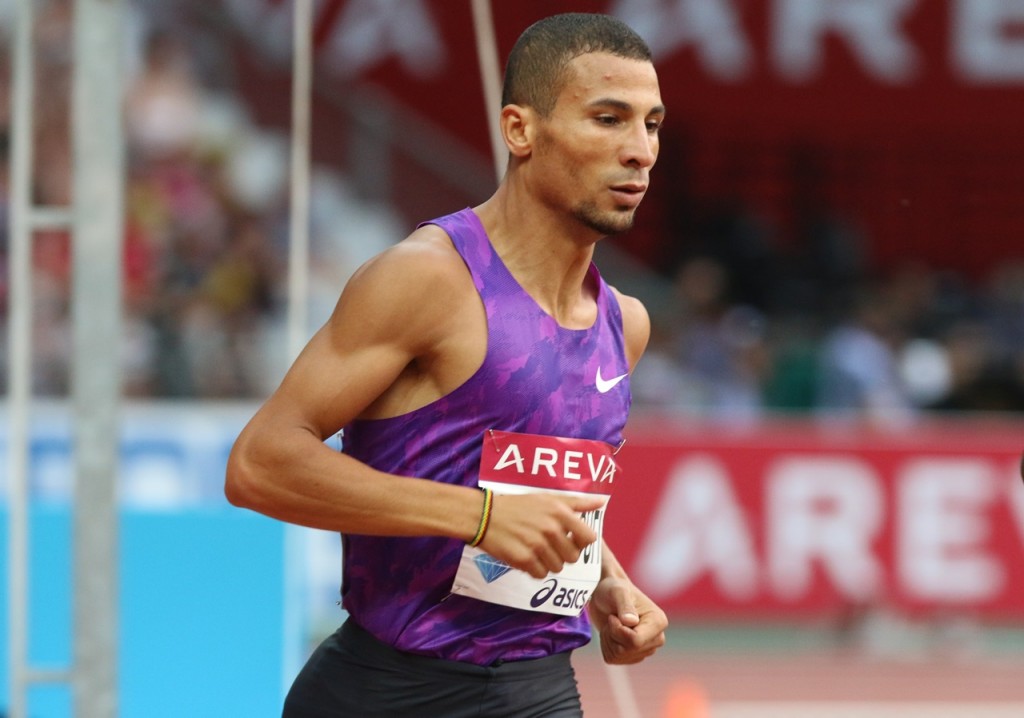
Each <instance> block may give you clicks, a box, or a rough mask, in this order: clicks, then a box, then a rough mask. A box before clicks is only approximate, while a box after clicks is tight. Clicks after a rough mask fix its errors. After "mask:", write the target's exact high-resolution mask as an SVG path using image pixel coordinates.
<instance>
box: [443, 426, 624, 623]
mask: <svg viewBox="0 0 1024 718" xmlns="http://www.w3.org/2000/svg"><path fill="white" fill-rule="evenodd" d="M614 454H615V448H614V447H613V446H611V445H610V444H606V443H605V442H603V441H592V440H590V439H565V438H560V437H556V436H539V435H535V434H516V433H511V432H505V431H488V432H487V433H485V434H484V446H483V455H482V456H481V458H480V488H484V489H491V490H492V491H493V492H494V493H495V494H496V495H497V494H526V493H539V492H545V493H559V494H569V495H586V496H600V497H602V498H603V499H604V503H603V504H602V506H601V507H600V508H598V509H596V510H594V511H588V512H586V513H584V514H583V519H584V520H585V521H586V522H587V523H588V524H589V525H590V527H591V528H593V529H594V531H595V532H596V533H597V540H596V541H595V542H594V543H592V544H590V545H589V546H587V547H586V548H585V549H583V552H582V554H581V555H580V558H579V560H578V561H576V562H575V563H571V564H566V565H565V566H564V567H563V568H562V570H561V571H559V572H558V573H551V574H548V575H547V577H545V578H542V579H538V578H534V577H533V576H531V575H530V574H528V573H526V572H525V571H519V570H517V569H514V568H512V567H511V566H509V565H508V564H507V563H505V562H504V561H499V560H498V559H496V558H494V557H492V556H489V555H488V554H486V553H485V552H484V551H483V550H481V549H480V548H470V547H469V546H466V547H465V549H463V551H462V560H461V561H460V563H459V570H458V572H457V573H456V574H455V583H454V584H453V586H452V593H455V594H458V595H460V596H470V597H472V598H477V599H480V600H481V601H488V602H490V603H497V604H501V605H502V606H511V607H512V608H519V609H522V610H524V611H541V612H544V613H555V614H559V615H563V616H578V615H579V614H580V612H581V611H582V610H583V608H584V607H585V606H586V605H587V601H589V600H590V594H591V593H592V592H593V590H594V587H595V586H597V583H598V581H600V580H601V546H602V542H601V535H602V532H603V528H604V514H605V509H606V508H607V505H608V499H609V498H611V494H612V487H613V486H614V484H615V479H616V476H617V475H618V471H619V468H618V466H617V465H616V463H615V458H614Z"/></svg>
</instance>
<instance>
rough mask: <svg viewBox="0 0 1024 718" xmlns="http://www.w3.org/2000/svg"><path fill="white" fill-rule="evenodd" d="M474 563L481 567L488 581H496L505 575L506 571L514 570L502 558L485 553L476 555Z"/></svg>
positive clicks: (481, 571)
mask: <svg viewBox="0 0 1024 718" xmlns="http://www.w3.org/2000/svg"><path fill="white" fill-rule="evenodd" d="M473 563H475V564H476V567H477V568H478V569H480V573H481V574H482V575H483V577H484V580H485V581H487V583H494V582H495V581H497V580H498V579H499V578H501V577H502V576H504V575H505V574H506V573H508V572H509V571H511V570H512V567H511V566H509V565H508V564H507V563H505V562H504V561H502V560H500V559H496V558H494V556H489V555H487V554H485V553H482V554H480V555H479V556H476V557H475V558H474V559H473Z"/></svg>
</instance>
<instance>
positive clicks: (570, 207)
mask: <svg viewBox="0 0 1024 718" xmlns="http://www.w3.org/2000/svg"><path fill="white" fill-rule="evenodd" d="M502 104H503V107H502V108H501V123H500V126H501V131H502V136H503V137H504V140H505V144H506V145H507V147H508V152H509V163H508V169H507V171H506V174H505V176H504V178H503V179H502V181H501V183H500V185H499V187H498V188H497V190H496V191H495V193H494V194H493V195H492V196H491V197H490V198H489V199H488V200H486V201H485V202H484V203H483V204H481V205H479V206H477V207H473V208H467V209H464V210H462V211H459V212H456V213H454V214H451V215H448V216H446V217H442V218H439V219H435V220H432V221H430V222H427V223H424V224H423V225H421V226H420V227H419V228H417V229H416V230H415V231H414V232H413V233H412V234H411V235H409V236H408V237H407V238H406V239H404V240H403V241H401V242H399V243H398V244H396V245H395V246H394V247H392V248H389V249H388V250H386V251H385V252H383V253H382V254H380V255H378V256H377V257H375V258H374V259H372V260H370V261H369V262H368V263H367V264H366V265H364V266H363V267H361V268H360V269H359V271H357V272H356V274H355V275H354V276H353V277H352V279H351V280H350V281H349V283H348V285H347V286H346V287H345V289H344V290H343V291H342V294H341V297H340V299H339V301H338V304H337V306H336V308H335V310H334V312H333V314H332V316H331V317H330V319H329V320H328V321H327V323H326V324H325V325H324V326H323V327H322V328H321V329H320V330H319V331H318V332H317V333H316V334H315V336H314V337H313V338H312V339H311V340H310V342H309V344H308V345H307V346H306V347H305V349H304V350H303V351H302V353H301V354H300V356H299V357H298V358H297V359H296V361H295V363H294V365H293V366H292V367H291V369H290V370H289V371H288V373H287V375H286V376H285V378H284V380H283V381H282V383H281V385H280V387H279V388H278V389H277V390H276V391H275V392H274V393H273V394H272V395H271V396H270V398H269V399H268V400H267V401H266V403H265V404H264V405H263V406H262V407H261V408H260V409H259V411H258V412H257V413H256V414H255V416H254V417H253V418H252V419H251V420H250V422H249V423H248V425H247V426H246V427H245V429H244V430H243V431H242V433H241V435H240V436H239V438H238V440H237V442H236V443H235V446H234V448H233V451H232V453H231V457H230V460H229V463H228V470H227V479H226V486H225V491H226V494H227V497H228V499H229V500H230V501H231V502H232V503H233V504H235V505H238V506H243V507H246V508H250V509H253V510H256V511H259V512H261V513H264V514H267V515H269V516H272V517H274V518H277V519H280V520H282V521H287V522H292V523H296V524H301V525H304V526H311V527H315V528H319V529H327V530H331V531H338V532H339V533H340V534H341V536H342V545H343V552H344V561H343V569H342V573H343V576H342V587H341V592H342V601H343V606H344V608H345V609H346V610H347V612H348V614H349V616H348V618H347V620H346V621H345V623H344V624H343V625H342V627H341V628H339V629H338V631H337V632H335V633H334V634H333V635H332V636H330V637H329V638H327V639H326V640H325V641H324V642H323V643H322V644H321V645H320V647H319V648H318V649H317V650H316V651H315V652H314V653H313V655H312V656H311V657H310V659H309V661H308V662H307V664H306V666H305V667H304V668H303V670H302V671H301V672H300V674H299V676H298V677H297V678H296V680H295V683H294V684H293V686H292V688H291V691H290V692H289V695H288V697H287V699H286V701H285V709H284V715H285V716H287V717H288V718H305V717H317V716H432V717H436V718H454V717H461V716H466V717H467V718H468V717H469V716H502V717H509V716H579V715H581V707H580V706H581V702H580V697H579V694H578V691H577V687H576V681H575V677H574V673H573V669H572V665H571V662H570V656H571V653H572V651H573V650H574V649H576V648H579V647H580V646H582V645H584V644H586V643H587V642H588V641H589V640H590V638H591V627H593V628H595V629H596V630H597V631H598V632H599V634H600V644H601V649H602V654H603V656H604V659H605V660H606V661H607V662H609V663H616V664H627V663H636V662H638V661H641V660H643V659H645V658H647V657H648V656H650V655H652V654H653V653H654V652H655V651H656V650H657V649H658V648H659V647H660V646H661V645H663V644H664V641H665V638H664V630H665V628H666V626H667V620H666V617H665V614H664V612H663V611H662V610H661V609H660V608H659V607H658V606H657V605H655V604H654V603H653V602H652V601H651V600H650V599H649V598H648V597H647V596H645V595H644V594H643V593H642V592H641V591H640V590H639V589H638V588H637V587H636V586H635V585H634V584H633V583H632V582H631V581H630V580H629V578H628V576H627V575H626V573H625V572H624V571H623V569H622V567H621V565H620V564H619V563H618V562H617V561H616V559H615V556H614V555H613V554H612V552H611V551H610V550H609V549H608V547H607V546H606V545H605V543H604V540H603V538H601V536H600V529H601V525H602V517H603V511H604V507H605V504H606V502H607V501H608V497H609V495H610V494H611V490H612V488H613V487H616V479H617V478H618V487H617V488H616V490H617V491H619V492H622V493H628V492H630V491H642V490H643V488H642V486H641V485H640V483H639V482H640V481H642V477H617V465H616V464H615V457H614V455H615V452H616V450H617V448H618V447H619V446H620V445H621V443H622V441H623V439H622V431H623V428H624V426H625V424H626V419H627V414H628V411H629V406H630V391H629V374H630V372H631V371H632V369H633V367H634V366H635V365H636V363H637V361H638V360H639V358H640V355H641V354H642V352H643V350H644V348H645V347H646V344H647V340H648V336H649V333H650V322H649V318H648V315H647V312H646V310H645V309H644V307H643V306H642V304H641V303H640V302H639V301H638V300H636V299H634V298H631V297H627V296H624V295H622V294H620V293H619V292H618V291H616V290H615V289H613V288H612V287H610V286H608V285H607V284H606V283H605V282H604V281H603V279H602V278H601V276H600V274H599V273H598V271H597V269H596V268H595V267H594V265H593V264H592V262H591V260H592V257H593V252H594V246H595V244H596V243H597V242H598V241H599V240H600V239H602V238H603V237H606V236H608V235H613V234H618V233H622V232H625V231H626V230H628V229H629V228H630V227H631V225H632V224H633V217H634V213H635V212H636V209H637V207H638V206H639V204H640V202H641V200H642V199H643V196H644V193H645V192H646V190H647V186H648V182H649V174H650V170H651V168H652V167H653V165H654V163H655V160H656V159H657V156H658V147H659V145H658V131H659V128H660V126H661V124H662V121H663V118H664V115H665V110H664V107H663V106H662V101H661V95H660V90H659V86H658V78H657V75H656V73H655V69H654V66H653V64H652V61H651V55H650V51H649V49H648V47H647V46H646V44H645V43H644V42H643V40H642V39H641V38H640V37H639V36H637V35H636V33H635V32H633V31H632V30H631V29H630V28H628V27H627V26H626V25H624V24H623V23H621V22H620V21H618V20H616V19H614V18H611V17H608V16H604V15H592V14H579V13H571V14H564V15H556V16H553V17H549V18H547V19H545V20H541V21H540V22H538V23H536V24H534V25H532V26H531V27H530V28H528V29H527V30H526V31H525V32H524V33H523V35H522V36H521V37H520V38H519V40H518V41H517V43H516V45H515V47H514V48H513V50H512V52H511V54H510V55H509V58H508V63H507V66H506V72H505V81H504V88H503V97H502ZM340 431H343V438H342V443H343V448H342V451H341V452H337V451H334V450H333V449H331V448H329V447H328V446H327V445H325V443H324V441H325V440H326V439H328V438H329V437H331V436H333V435H336V434H337V433H338V432H340ZM481 489H483V490H481Z"/></svg>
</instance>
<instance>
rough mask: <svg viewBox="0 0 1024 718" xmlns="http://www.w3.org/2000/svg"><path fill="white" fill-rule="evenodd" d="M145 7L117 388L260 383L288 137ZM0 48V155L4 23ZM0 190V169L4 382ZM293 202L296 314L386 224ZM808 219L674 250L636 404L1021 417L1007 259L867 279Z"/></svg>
mask: <svg viewBox="0 0 1024 718" xmlns="http://www.w3.org/2000/svg"><path fill="white" fill-rule="evenodd" d="M157 7H158V6H157ZM70 12H71V2H70V0H50V1H49V2H47V3H45V4H44V5H43V6H42V7H41V9H40V11H39V17H38V19H37V29H36V37H35V52H36V65H37V67H36V74H37V78H36V88H37V91H36V101H35V105H34V112H35V118H34V128H35V136H34V138H33V147H34V154H35V167H36V172H35V177H34V183H33V192H34V202H35V204H36V205H40V206H66V205H67V204H68V203H69V201H70V198H71V184H72V172H71V146H70V133H69V118H70V97H71V95H70V77H71V59H72V58H71V55H70V48H71V41H70V31H71V27H70ZM159 20H160V18H159V14H157V17H156V18H155V19H154V17H152V16H151V15H147V16H146V17H145V18H142V17H141V16H133V18H132V20H131V22H130V31H129V32H128V33H126V43H125V44H126V47H125V50H124V51H125V56H126V65H127V67H128V80H127V84H126V87H125V103H124V112H125V115H124V118H125V129H126V140H127V150H128V154H127V157H128V166H127V185H126V194H125V200H126V215H125V247H124V280H125V298H124V301H125V304H124V306H125V328H124V332H125V341H124V343H123V346H122V348H121V356H120V361H121V363H122V365H123V367H124V390H125V393H126V395H127V396H130V397H161V398H162V397H195V398H255V397H260V396H263V395H265V394H266V393H267V392H269V391H270V390H271V389H272V386H273V384H275V383H276V381H277V380H278V379H279V377H280V375H281V372H282V371H283V367H284V366H285V365H286V363H287V360H288V357H287V355H286V349H285V339H284V337H285V331H284V323H285V317H284V310H285V305H286V296H285V292H286V263H287V240H288V232H289V228H288V214H287V213H288V182H287V175H288V149H287V138H286V137H284V136H282V135H281V134H280V133H275V132H273V131H270V130H267V129H265V128H260V127H258V126H256V124H255V123H254V122H253V120H252V119H251V117H250V116H249V113H248V112H247V110H246V107H245V104H244V102H243V100H242V98H241V97H240V96H239V94H238V93H237V92H236V91H235V90H234V89H233V87H232V83H231V78H230V66H231V63H230V59H229V58H226V57H224V56H223V54H219V53H218V49H217V47H216V43H210V42H205V43H204V42H203V38H202V36H193V35H190V34H188V33H186V32H185V31H184V30H176V29H174V28H175V27H176V26H175V25H174V24H173V23H169V24H166V25H164V24H161V23H160V22H159ZM4 42H5V43H6V44H7V45H8V47H5V48H4V52H3V58H4V59H3V60H2V62H3V63H4V66H3V67H2V68H0V69H2V72H0V78H2V82H3V83H4V87H2V88H0V103H2V104H0V133H2V138H3V145H2V148H3V151H4V153H5V155H7V154H9V151H10V148H9V135H10V84H11V77H10V74H11V73H10V67H9V66H8V63H9V59H8V58H9V56H10V53H9V44H10V42H11V38H10V37H5V38H4ZM5 159H6V157H5ZM4 166H5V167H6V166H7V162H4ZM9 184H10V180H9V177H7V176H6V174H5V176H4V177H3V179H2V182H0V195H2V196H0V200H2V201H0V211H2V213H3V215H4V221H3V226H2V227H0V319H2V320H3V322H4V325H5V327H4V333H3V335H2V336H0V343H3V344H4V348H5V350H4V352H3V355H2V358H0V362H2V363H3V365H4V370H3V371H2V372H0V382H3V386H2V388H3V390H4V391H6V381H7V371H6V363H7V355H8V352H7V351H6V349H7V347H6V341H7V335H6V319H7V315H8V310H9V307H8V292H7V277H8V274H7V269H6V266H7V253H8V249H9V238H8V236H7V222H6V216H7V212H8V211H9V210H8V207H7V198H8V196H9ZM311 201H312V209H311V230H312V234H311V239H312V247H311V250H312V253H313V256H312V261H311V271H312V278H311V281H312V285H311V297H310V306H311V321H312V323H313V326H315V325H316V324H317V323H318V322H319V321H322V320H323V319H324V318H326V315H327V313H328V312H329V311H330V308H331V306H332V305H333V302H334V300H335V298H336V296H337V293H338V291H339V290H340V287H341V286H342V284H343V283H344V281H345V279H346V278H347V276H348V275H349V274H350V273H351V271H352V270H353V269H354V267H355V266H357V265H358V264H359V263H360V262H361V261H362V260H363V259H365V258H366V257H367V256H369V255H371V254H373V253H375V252H376V251H379V249H381V248H382V247H383V246H385V244H386V242H387V241H393V240H394V239H397V238H399V237H401V236H404V234H406V230H405V229H403V228H402V227H401V226H399V223H398V222H397V221H396V220H394V215H393V214H391V215H389V214H388V213H387V211H384V212H381V211H379V209H380V208H374V211H372V212H371V211H367V210H366V209H365V207H362V206H361V205H360V204H359V203H358V202H357V201H356V200H354V199H353V193H352V191H351V190H350V189H349V185H348V184H347V183H346V181H345V179H344V177H343V176H341V175H339V174H337V173H334V172H331V171H328V170H324V169H319V168H318V170H317V171H316V172H315V174H314V182H313V191H312V197H311ZM373 225H376V226H373ZM346 228H352V229H351V230H347V229H346ZM809 232H810V234H811V235H812V236H813V238H814V241H813V242H808V243H806V244H805V245H804V246H803V250H802V251H801V252H800V253H792V252H790V253H784V252H781V251H778V250H776V249H773V247H772V245H771V242H770V241H769V239H768V238H767V237H766V235H765V234H764V233H763V232H761V231H760V230H759V225H758V222H757V221H756V218H751V217H749V216H747V215H746V214H745V213H744V211H743V210H742V209H739V210H733V211H731V212H730V213H726V214H724V215H723V221H720V222H717V223H713V224H712V225H710V226H709V227H707V228H706V231H705V232H704V233H703V235H702V236H703V242H702V243H701V244H700V245H699V246H690V247H688V248H687V251H686V252H683V253H682V254H681V255H680V256H679V257H678V261H677V263H676V268H675V269H674V271H673V273H672V276H671V279H672V284H673V287H674V294H673V296H672V297H671V301H669V302H666V303H665V306H662V307H658V308H657V310H656V311H655V312H654V316H653V319H654V332H653V337H652V344H651V349H650V351H649V353H648V356H647V357H646V358H645V359H644V361H643V363H642V364H641V367H640V371H638V373H637V374H636V377H635V380H634V391H635V394H636V402H637V405H638V407H643V408H654V409H665V410H671V411H680V412H686V413H692V414H700V415H707V416H714V417H725V418H750V417H757V416H761V415H763V414H765V413H768V412H778V411H803V412H806V411H819V410H829V411H832V410H836V411H850V412H858V413H864V414H867V415H870V416H874V417H878V418H880V419H884V420H900V419H903V418H906V417H909V416H912V415H914V414H915V413H918V412H921V411H1002V412H1022V411H1024V259H1022V258H1020V257H1018V258H1017V261H1015V262H1011V261H1008V262H1006V263H1004V264H1002V265H1001V266H999V267H996V268H995V269H994V270H993V271H992V273H991V275H990V276H988V277H986V278H984V279H982V280H980V281H979V280H972V281H969V280H968V279H967V278H965V277H964V276H961V275H958V274H957V273H954V272H949V271H936V270H934V269H932V268H930V267H928V266H925V265H923V264H917V263H907V264H906V265H903V266H893V267H887V268H886V269H885V271H883V272H879V271H877V270H873V269H870V268H869V264H870V263H869V262H867V261H866V259H865V257H864V256H863V253H862V252H861V247H862V245H861V243H860V242H859V241H858V237H857V236H856V232H855V231H854V230H853V229H852V228H851V226H847V225H841V224H836V223H832V224H828V223H825V224H821V225H820V226H816V227H813V228H809ZM33 255H34V264H35V274H34V294H35V302H34V307H33V312H34V317H33V318H34V337H33V342H34V347H33V352H34V354H33V357H34V360H33V380H34V384H35V385H34V391H35V392H36V394H38V395H44V396H47V395H48V396H60V395H64V394H66V393H67V391H68V376H69V362H70V360H71V351H70V349H71V347H70V336H71V331H70V326H69V306H68V305H69V289H70V284H71V252H70V240H69V235H68V233H67V232H64V231H40V232H37V233H36V234H35V237H34V244H33Z"/></svg>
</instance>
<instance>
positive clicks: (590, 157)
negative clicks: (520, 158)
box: [532, 53, 665, 236]
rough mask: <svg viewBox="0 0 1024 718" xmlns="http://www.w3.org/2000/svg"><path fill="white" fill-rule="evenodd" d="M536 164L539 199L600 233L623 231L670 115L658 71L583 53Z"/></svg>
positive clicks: (548, 122)
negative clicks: (663, 98)
mask: <svg viewBox="0 0 1024 718" xmlns="http://www.w3.org/2000/svg"><path fill="white" fill-rule="evenodd" d="M569 69H570V73H569V80H568V81H567V83H566V85H565V87H564V88H563V89H562V91H561V93H560V94H559V96H558V101H557V102H556V104H555V108H554V110H553V111H552V113H551V114H550V115H549V116H548V117H546V118H543V119H542V120H541V121H540V123H539V129H538V134H537V142H536V145H535V151H534V153H533V157H532V161H533V162H534V163H535V169H536V170H538V175H537V176H538V182H539V186H540V188H541V194H542V198H543V200H544V201H545V202H547V203H548V204H551V205H553V206H554V207H555V208H556V209H559V210H565V211H568V212H569V213H570V214H571V216H573V217H574V218H575V219H576V220H578V221H579V222H580V223H581V224H583V225H584V226H586V227H588V228H589V229H592V230H594V231H595V232H597V233H598V234H600V235H602V236H604V235H610V234H618V233H621V232H625V231H626V230H628V229H629V228H630V227H631V226H632V225H633V216H634V214H635V212H636V208H637V207H638V206H639V204H640V200H642V199H643V196H644V194H645V193H646V191H647V185H648V182H649V177H650V170H651V167H653V166H654V162H655V160H657V158H658V148H659V144H658V130H659V128H660V126H661V123H662V120H663V118H664V116H665V109H664V107H663V106H662V104H661V92H660V90H659V88H658V77H657V75H656V74H655V71H654V67H653V65H651V64H650V63H648V62H643V61H638V60H627V59H625V58H622V57H618V56H616V55H611V54H607V53H591V54H587V55H581V56H580V57H577V58H576V59H574V60H573V61H572V62H571V63H570V68H569Z"/></svg>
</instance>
